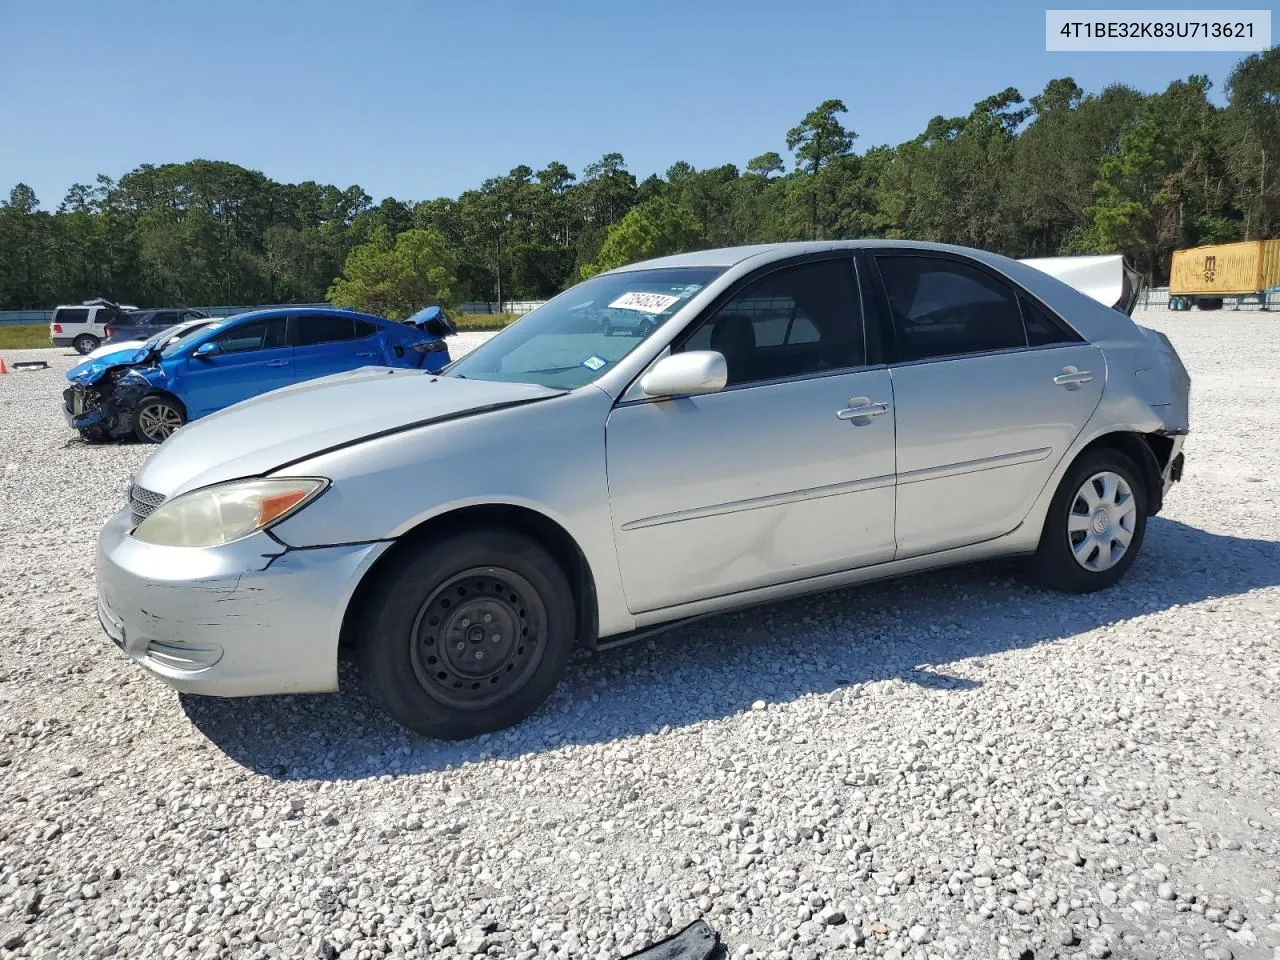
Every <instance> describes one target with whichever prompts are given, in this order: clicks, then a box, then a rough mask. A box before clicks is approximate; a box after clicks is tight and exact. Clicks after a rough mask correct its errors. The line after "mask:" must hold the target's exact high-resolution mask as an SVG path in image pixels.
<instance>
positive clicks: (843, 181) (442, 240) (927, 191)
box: [0, 48, 1280, 316]
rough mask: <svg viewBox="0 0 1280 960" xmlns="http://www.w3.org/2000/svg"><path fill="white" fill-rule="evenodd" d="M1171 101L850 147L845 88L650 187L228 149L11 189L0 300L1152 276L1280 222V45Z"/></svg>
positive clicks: (397, 297) (1128, 91)
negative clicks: (899, 243)
mask: <svg viewBox="0 0 1280 960" xmlns="http://www.w3.org/2000/svg"><path fill="white" fill-rule="evenodd" d="M1210 89H1211V84H1210V81H1209V79H1208V77H1206V76H1199V75H1193V76H1190V77H1188V78H1186V79H1185V80H1178V81H1175V82H1173V83H1171V84H1170V85H1169V86H1168V88H1167V89H1165V90H1164V91H1162V92H1159V93H1153V94H1144V93H1142V92H1140V91H1138V90H1135V89H1132V88H1130V87H1126V86H1120V85H1115V86H1110V87H1107V88H1106V89H1104V90H1101V91H1099V92H1095V93H1088V92H1086V91H1084V90H1082V89H1081V88H1080V86H1079V85H1078V84H1076V83H1075V81H1074V80H1072V79H1071V78H1070V77H1064V78H1060V79H1055V80H1052V81H1050V82H1049V83H1048V84H1047V85H1046V86H1045V88H1044V90H1043V91H1041V92H1040V93H1038V94H1036V95H1034V96H1032V97H1030V98H1029V99H1024V98H1023V96H1022V95H1021V94H1020V93H1019V92H1018V91H1017V90H1015V89H1013V88H1012V87H1010V88H1009V89H1006V90H1002V91H1000V92H998V93H995V94H993V95H992V96H989V97H987V98H985V99H983V100H981V101H980V102H978V103H976V104H975V105H974V107H973V109H972V110H971V111H970V112H969V113H968V114H967V115H965V116H959V117H943V116H937V117H934V118H933V119H932V120H931V121H929V123H928V125H927V126H926V128H925V129H924V131H923V132H922V133H921V134H920V135H919V136H917V137H915V138H914V139H912V140H909V141H907V142H906V143H902V144H899V145H897V146H876V147H871V148H869V149H867V150H865V151H863V152H861V153H860V152H858V151H857V149H856V148H855V145H856V143H857V139H858V137H857V133H856V132H855V131H854V130H853V129H851V127H850V126H849V111H848V110H847V109H846V107H845V104H844V103H842V102H841V101H840V100H827V101H825V102H823V103H821V104H819V105H818V106H817V107H816V108H815V109H813V110H812V111H810V112H809V113H808V114H807V115H806V116H805V117H803V118H802V119H801V120H800V122H799V123H798V124H796V126H795V127H793V128H792V129H790V130H789V131H787V133H786V136H785V140H784V141H783V142H784V143H785V146H786V151H787V154H788V155H787V156H785V157H784V155H783V154H782V153H781V152H778V151H768V152H765V153H762V154H760V155H759V156H757V157H755V158H753V159H751V160H750V161H749V162H747V163H746V164H745V166H743V167H742V168H739V167H738V166H737V165H735V164H732V163H727V164H725V165H723V166H718V167H708V168H705V169H701V170H699V169H696V168H694V167H693V166H691V165H690V164H688V163H684V162H678V163H675V164H673V165H672V166H671V167H670V168H669V169H668V170H667V171H666V172H665V174H663V175H661V176H658V175H653V176H650V177H648V178H646V179H644V180H641V181H637V178H636V177H635V175H634V174H632V173H631V172H630V171H628V169H627V167H626V164H625V162H624V160H623V157H622V156H621V155H620V154H618V153H607V154H605V155H604V156H603V157H601V159H600V160H599V161H597V162H595V163H592V164H590V165H588V166H587V167H586V168H585V169H584V170H582V171H581V173H579V174H575V173H574V172H573V171H571V170H570V169H569V168H568V167H567V166H565V165H564V164H563V163H558V162H555V163H550V164H548V165H547V166H545V167H544V168H543V169H540V170H534V169H533V168H531V167H528V166H518V167H516V168H515V169H513V170H512V171H511V172H510V173H508V174H507V175H506V176H503V177H495V178H492V179H489V180H486V181H485V182H484V183H482V184H481V185H480V186H479V187H477V188H475V189H472V190H467V191H466V192H464V193H463V194H461V195H460V196H458V197H457V198H444V197H442V198H439V199H435V200H426V201H422V202H416V203H415V202H410V201H405V200H399V199H396V198H393V197H388V198H386V199H384V200H382V201H381V202H379V203H375V202H374V201H373V199H372V198H371V197H370V196H369V195H368V194H367V193H366V192H365V191H364V190H362V189H361V188H360V187H358V186H349V187H346V188H345V189H343V188H339V187H336V186H333V185H325V184H318V183H314V182H311V181H307V182H304V183H296V184H291V183H278V182H276V181H273V180H271V179H270V178H268V177H266V176H264V175H263V174H262V173H259V172H258V171H254V170H247V169H244V168H243V167H240V166H237V165H235V164H232V163H225V162H217V161H208V160H195V161H192V162H190V163H180V164H164V165H159V166H155V165H151V164H144V165H142V166H140V167H138V168H137V169H135V170H132V171H130V172H129V173H127V174H125V175H124V176H122V177H121V178H120V179H119V180H112V179H111V178H109V177H107V176H99V177H98V178H97V180H96V181H95V182H94V183H92V184H74V185H73V186H72V187H71V188H70V189H69V190H68V191H67V194H66V196H65V197H64V198H63V200H62V202H61V203H60V204H59V205H58V207H57V209H56V210H44V209H41V208H40V205H39V202H38V199H37V197H36V196H35V194H34V193H33V191H32V190H31V188H30V187H28V186H26V185H25V184H21V183H19V184H18V185H17V186H15V187H14V188H13V189H12V190H11V191H10V193H9V198H8V200H7V201H6V202H0V307H4V308H23V307H29V308H36V307H49V306H53V305H55V304H57V303H68V302H78V301H80V300H83V299H86V298H89V297H95V296H105V297H109V298H111V299H114V300H117V301H120V302H127V303H136V304H140V305H159V304H165V305H180V304H192V305H198V304H218V303H227V304H248V303H268V302H271V303H278V302H313V301H320V300H325V299H328V298H332V299H334V300H335V302H340V303H346V304H350V305H355V306H361V307H365V308H368V309H374V310H377V311H379V312H383V313H386V314H388V315H392V316H403V315H405V314H406V313H407V312H408V311H410V310H411V309H414V308H416V307H418V306H421V305H422V304H423V303H426V302H433V301H439V302H443V303H446V304H448V303H452V302H457V301H460V300H472V299H474V300H488V301H492V300H497V299H543V298H546V297H549V296H552V295H554V294H555V293H557V292H559V291H560V290H562V289H564V288H565V287H566V286H568V285H570V284H572V283H574V282H576V281H577V280H579V279H581V278H582V277H584V276H590V275H591V274H593V273H595V272H598V271H600V270H604V269H609V268H611V267H613V266H617V265H621V264H623V263H627V262H631V261H634V260H637V259H641V258H643V257H648V256H655V255H660V254H663V253H669V252H676V251H680V250H689V249H696V248H699V247H715V246H727V245H733V244H740V243H755V242H769V241H776V240H794V239H839V238H850V237H885V238H912V239H918V240H935V241H943V242H949V243H959V244H964V245H968V246H975V247H982V248H985V249H989V250H995V251H999V252H1002V253H1007V254H1010V255H1013V256H1018V257H1030V256H1055V255H1067V254H1083V253H1112V252H1121V253H1124V254H1125V255H1126V256H1128V257H1129V258H1130V260H1131V262H1133V263H1134V264H1135V266H1137V267H1138V269H1140V270H1141V271H1143V272H1144V273H1145V274H1146V275H1147V276H1148V278H1149V280H1150V281H1151V282H1155V283H1159V282H1162V281H1164V280H1166V279H1167V276H1168V270H1169V257H1170V254H1171V252H1172V251H1173V250H1174V249H1177V248H1180V247H1187V246H1196V245H1199V244H1205V243H1217V242H1227V241H1233V240H1242V239H1259V238H1268V237H1276V236H1280V48H1273V49H1271V50H1268V51H1266V52H1265V53H1261V54H1254V55H1251V56H1249V57H1247V58H1245V59H1243V60H1241V61H1240V62H1239V63H1238V64H1237V65H1236V67H1235V69H1233V70H1232V72H1231V74H1230V76H1229V77H1228V80H1227V84H1226V90H1225V93H1226V98H1225V99H1226V104H1225V106H1221V107H1220V106H1218V105H1216V104H1215V103H1213V102H1212V101H1211V100H1210V98H1209V92H1210Z"/></svg>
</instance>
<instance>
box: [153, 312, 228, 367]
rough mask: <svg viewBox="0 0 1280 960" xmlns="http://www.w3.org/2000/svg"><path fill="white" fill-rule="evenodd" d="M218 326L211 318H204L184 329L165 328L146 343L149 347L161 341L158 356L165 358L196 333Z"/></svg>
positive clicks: (181, 346)
mask: <svg viewBox="0 0 1280 960" xmlns="http://www.w3.org/2000/svg"><path fill="white" fill-rule="evenodd" d="M219 326H221V324H219V323H214V322H213V321H211V320H205V321H203V322H201V323H193V324H192V325H191V326H189V327H187V328H186V329H185V330H177V331H174V330H165V331H162V332H161V333H157V334H156V335H155V336H154V337H152V338H151V340H152V342H151V343H150V344H148V345H149V346H151V347H157V346H160V344H161V343H163V344H164V349H163V350H161V351H160V356H162V357H165V358H166V359H167V358H169V357H172V356H173V355H174V354H175V353H177V352H178V351H179V350H181V349H182V348H183V347H184V346H185V345H186V344H187V343H189V342H190V341H191V340H192V339H193V338H194V337H195V335H196V334H197V333H208V332H209V331H210V330H211V329H213V328H214V327H219ZM169 337H172V338H173V339H171V340H170V339H168V338H169Z"/></svg>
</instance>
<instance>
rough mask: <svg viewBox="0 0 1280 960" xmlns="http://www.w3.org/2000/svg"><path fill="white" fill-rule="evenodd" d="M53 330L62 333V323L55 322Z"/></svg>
mask: <svg viewBox="0 0 1280 960" xmlns="http://www.w3.org/2000/svg"><path fill="white" fill-rule="evenodd" d="M53 332H54V333H61V332H62V324H60V323H55V324H54V325H53Z"/></svg>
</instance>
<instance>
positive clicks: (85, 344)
mask: <svg viewBox="0 0 1280 960" xmlns="http://www.w3.org/2000/svg"><path fill="white" fill-rule="evenodd" d="M101 345H102V341H101V340H99V339H98V338H97V337H95V336H94V335H93V334H91V333H82V334H80V336H78V337H76V338H75V339H74V340H72V341H71V346H72V347H73V348H74V349H75V351H76V353H78V354H80V356H82V357H83V356H84V355H85V354H88V353H93V351H95V350H97V349H98V347H100V346H101Z"/></svg>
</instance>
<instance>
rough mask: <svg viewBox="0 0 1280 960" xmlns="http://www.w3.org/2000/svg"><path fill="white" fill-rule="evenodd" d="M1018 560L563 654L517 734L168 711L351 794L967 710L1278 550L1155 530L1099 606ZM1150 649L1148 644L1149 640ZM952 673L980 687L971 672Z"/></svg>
mask: <svg viewBox="0 0 1280 960" xmlns="http://www.w3.org/2000/svg"><path fill="white" fill-rule="evenodd" d="M1020 567H1021V561H1016V560H1013V561H997V562H992V563H983V564H973V565H969V566H966V567H959V568H955V569H952V570H947V571H939V572H935V573H928V574H918V575H915V576H910V577H904V578H900V579H897V580H892V581H886V582H881V583H877V584H871V585H865V586H861V587H852V588H847V589H844V590H839V591H835V592H831V593H827V594H820V595H816V596H813V597H807V598H801V599H797V600H789V601H785V602H780V603H774V604H770V605H768V606H764V607H757V608H754V609H752V610H750V611H746V612H739V613H732V614H724V615H721V616H716V617H713V618H709V619H706V620H702V621H699V622H697V623H694V624H690V625H689V626H687V627H682V628H678V629H675V630H672V631H671V632H670V633H667V634H664V635H662V636H660V637H658V638H654V639H651V640H647V641H641V642H639V643H636V644H632V645H630V646H627V647H623V648H620V649H617V650H612V651H604V652H599V653H586V652H583V653H580V654H578V655H575V657H574V659H573V660H572V661H571V663H570V665H569V669H568V671H567V673H566V676H565V678H564V680H563V681H562V682H561V684H560V686H559V687H558V688H557V690H556V692H555V694H554V695H553V696H552V697H551V699H550V700H549V701H548V703H547V704H546V705H545V706H544V707H543V708H542V709H541V710H540V711H539V712H538V713H536V714H535V715H534V716H532V717H530V718H529V719H527V720H526V721H524V722H523V723H521V724H519V725H517V726H516V727H514V728H512V729H510V730H505V731H501V732H499V733H495V734H490V735H487V736H483V737H477V738H475V739H473V740H467V741H463V742H460V743H445V742H441V741H436V740H431V739H428V738H424V737H421V736H418V735H416V734H412V733H410V732H408V731H406V730H404V729H403V728H401V727H399V726H398V725H396V724H395V723H393V722H392V721H391V720H389V719H387V718H386V717H385V716H383V715H382V714H381V713H380V712H379V711H378V710H377V708H376V707H375V706H374V705H373V704H372V703H371V702H370V701H369V700H368V699H367V698H366V697H365V696H364V695H363V694H362V693H360V692H359V684H358V678H357V677H356V676H355V675H354V671H353V670H351V669H347V668H344V671H343V683H342V685H343V692H342V693H339V694H337V695H325V696H292V697H261V698H252V699H241V700H219V699H214V698H205V697H196V696H189V695H184V696H182V705H183V709H184V710H185V711H186V713H187V715H188V716H189V717H190V719H191V721H192V723H193V724H195V726H196V727H197V728H198V729H199V730H200V731H201V732H202V733H203V734H204V735H205V736H206V737H207V738H208V739H209V740H210V741H211V743H212V744H213V745H215V746H216V747H217V748H219V749H220V750H222V751H223V752H224V753H225V754H226V755H227V756H228V757H230V758H231V759H233V760H234V761H236V762H237V763H239V764H241V765H243V766H244V767H246V768H248V769H250V770H252V771H255V772H257V773H260V774H264V775H266V776H270V777H273V778H277V779H285V780H355V779H363V778H367V777H375V776H386V775H389V774H390V775H396V774H409V773H419V772H426V771H433V770H441V769H444V768H446V767H449V766H451V765H457V764H460V763H464V762H469V761H483V760H489V759H496V758H504V757H515V756H522V755H527V754H529V753H537V752H541V751H545V750H550V749H556V748H559V747H562V746H567V745H574V744H588V743H596V742H601V741H608V740H615V739H620V738H626V737H634V736H640V735H644V734H650V733H655V732H658V731H660V730H662V729H664V728H673V727H680V726H684V725H688V724H693V723H697V722H699V721H705V720H712V719H716V718H725V717H730V716H732V715H734V714H737V713H740V712H742V711H747V710H750V709H751V708H752V706H753V704H754V703H755V701H758V700H762V701H765V702H766V703H767V704H773V703H780V702H788V701H792V700H795V699H797V698H800V697H806V696H813V695H830V694H835V693H836V692H837V691H847V692H849V693H850V695H854V696H856V695H857V691H858V688H860V687H861V686H862V685H865V684H869V683H874V682H877V681H886V680H889V681H893V680H896V681H900V682H902V683H904V684H909V685H914V686H918V687H922V688H926V689H927V690H929V691H934V692H933V693H931V694H930V695H935V696H936V695H941V696H964V695H965V692H966V691H968V690H971V689H974V688H976V687H978V686H980V684H981V680H980V679H972V678H971V677H969V678H967V677H963V676H958V675H954V674H953V673H952V672H950V669H949V665H954V664H958V663H961V662H962V661H967V660H970V659H972V658H975V657H982V656H986V655H988V654H993V653H999V652H1001V651H1006V650H1013V649H1019V648H1025V647H1031V646H1035V645H1037V644H1042V643H1052V642H1059V641H1062V642H1069V641H1070V639H1071V638H1072V637H1075V636H1076V635H1078V634H1081V633H1084V632H1087V631H1090V630H1093V629H1095V628H1098V627H1102V626H1106V625H1108V624H1112V623H1117V622H1120V621H1124V620H1129V619H1132V618H1135V617H1140V616H1142V615H1144V614H1148V613H1153V612H1157V611H1160V610H1165V609H1168V608H1171V607H1174V606H1179V605H1183V604H1189V603H1197V602H1200V601H1204V600H1211V599H1213V598H1216V597H1228V596H1235V595H1239V594H1243V593H1247V592H1249V591H1251V590H1255V589H1259V588H1265V587H1273V586H1277V585H1280V542H1276V541H1271V540H1249V539H1244V538H1240V537H1233V536H1223V535H1220V534H1214V533H1209V532H1206V531H1204V530H1199V529H1196V528H1195V527H1190V526H1187V525H1186V524H1183V523H1179V522H1177V521H1174V520H1168V519H1164V518H1159V517H1157V518H1155V519H1153V520H1152V521H1151V523H1150V525H1149V527H1148V530H1147V540H1146V544H1145V546H1144V548H1143V555H1142V556H1141V557H1140V558H1139V560H1138V562H1137V563H1136V564H1135V565H1134V566H1133V568H1132V569H1131V570H1130V571H1129V574H1128V576H1127V577H1126V578H1125V579H1124V580H1123V581H1122V582H1121V583H1120V584H1119V585H1117V586H1116V587H1114V588H1112V589H1111V590H1108V591H1104V592H1101V593H1098V594H1092V595H1090V596H1089V597H1079V596H1071V595H1065V594H1059V593H1054V592H1049V591H1045V590H1041V589H1038V588H1036V587H1034V586H1031V585H1028V584H1027V583H1026V582H1025V581H1024V580H1023V579H1022V578H1021V577H1020V576H1019V574H1020V572H1021V570H1020ZM1153 642H1157V641H1153ZM963 672H966V673H971V674H974V673H976V674H977V675H978V676H979V677H980V675H981V667H978V668H976V669H971V670H964V671H963Z"/></svg>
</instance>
